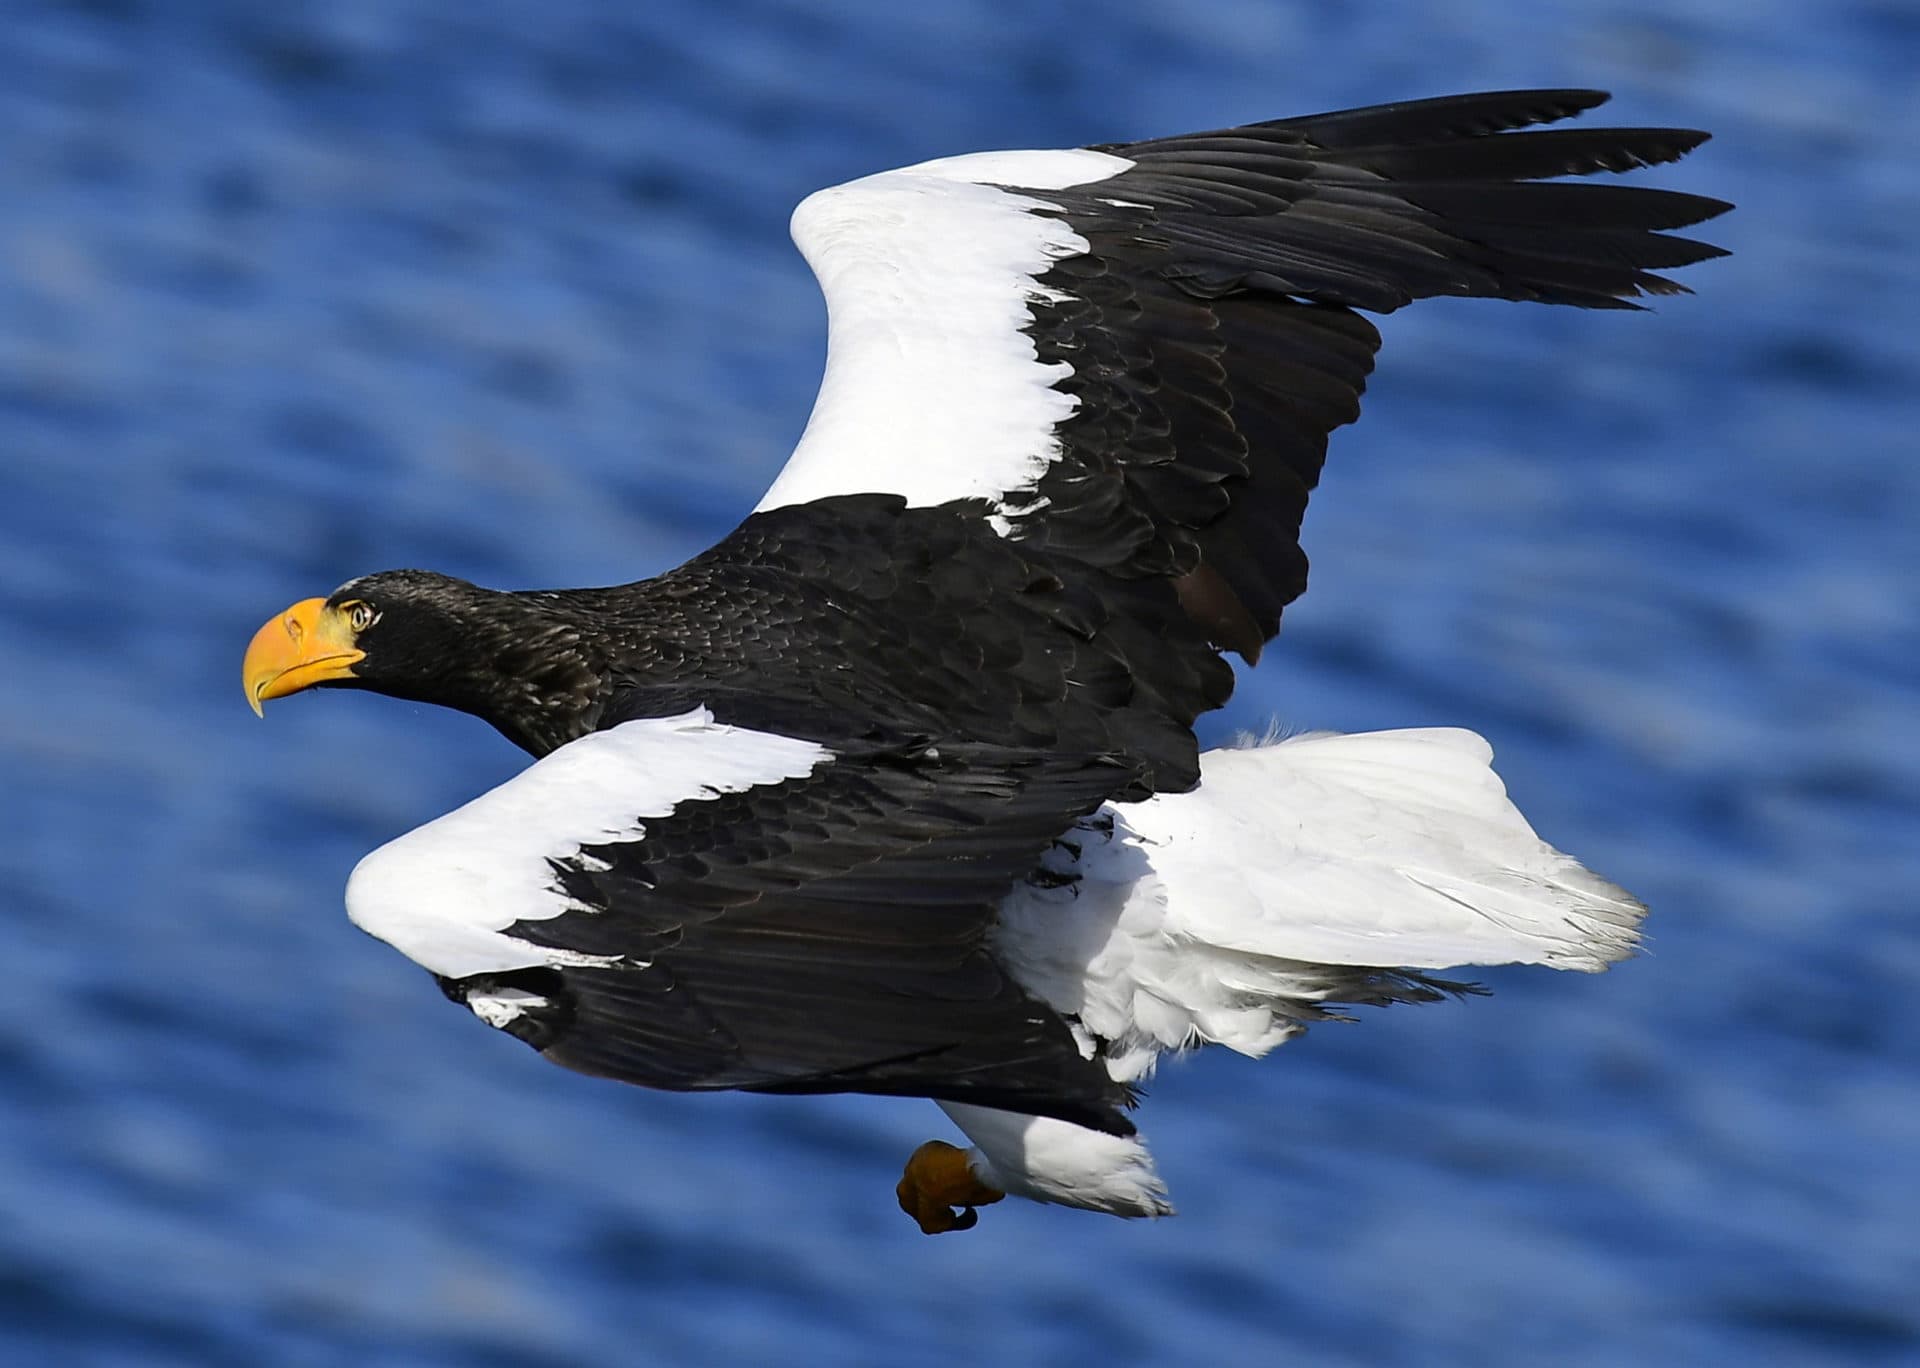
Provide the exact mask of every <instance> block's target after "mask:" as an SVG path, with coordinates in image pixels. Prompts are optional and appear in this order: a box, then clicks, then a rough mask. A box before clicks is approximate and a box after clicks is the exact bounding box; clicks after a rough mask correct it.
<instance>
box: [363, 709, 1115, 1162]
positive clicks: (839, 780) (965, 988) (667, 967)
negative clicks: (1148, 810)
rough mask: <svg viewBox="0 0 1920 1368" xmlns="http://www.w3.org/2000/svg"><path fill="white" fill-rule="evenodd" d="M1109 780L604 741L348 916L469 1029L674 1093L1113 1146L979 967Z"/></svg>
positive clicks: (389, 854)
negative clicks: (449, 1003)
mask: <svg viewBox="0 0 1920 1368" xmlns="http://www.w3.org/2000/svg"><path fill="white" fill-rule="evenodd" d="M1124 780H1125V775H1124V774H1119V773H1117V772H1116V768H1115V766H1114V765H1113V764H1112V763H1110V762H1107V761H1104V760H1101V759H1098V758H1089V757H1084V756H1061V755H1031V754H1025V753H1020V752H1011V751H997V752H996V751H992V750H990V749H986V748H981V747H962V748H944V747H943V748H940V749H934V748H930V747H928V746H926V745H924V744H920V745H911V746H902V747H895V748H891V749H880V748H873V749H869V750H868V751H866V752H864V753H859V754H854V753H849V752H845V751H842V752H835V751H833V750H829V749H828V748H826V747H824V746H820V745H817V744H814V743H812V742H808V741H800V740H794V739H791V738H788V737H784V736H778V735H774V734H771V733H768V732H761V731H752V730H748V729H745V728H737V727H726V726H720V725H717V724H716V723H715V722H714V721H713V719H712V716H711V714H709V713H707V712H706V711H705V710H704V709H702V710H696V711H694V712H690V713H687V714H685V715H683V716H679V717H670V718H659V719H653V720H646V721H636V722H628V723H624V724H622V725H620V726H618V727H615V728H613V729H612V730H610V731H606V732H600V733H596V734H594V735H591V736H587V737H583V738H582V739H580V740H578V741H574V742H572V743H570V744H568V745H566V746H563V747H561V748H560V749H559V750H557V751H555V752H554V753H553V754H551V755H550V756H548V757H547V758H545V759H543V760H541V761H539V762H538V763H536V764H535V765H533V766H532V767H530V768H529V769H527V770H526V771H525V772H523V773H522V774H520V775H518V776H516V777H515V778H513V779H511V780H509V781H507V782H506V783H505V784H502V785H501V786H500V787H498V788H496V789H494V790H493V791H492V792H490V793H487V794H485V795H483V796H481V797H480V798H478V799H476V800H474V801H473V802H471V803H469V804H467V805H466V806H465V807H462V808H460V809H458V810H456V811H454V812H452V813H449V814H448V815H447V816H445V817H442V818H440V819H438V820H437V821H434V822H431V823H428V824H427V825H426V826H423V827H421V828H419V829H418V830H416V831H414V832H411V833H409V834H408V835H406V836H402V837H401V838H399V839H398V840H396V841H394V842H391V843H390V844H388V845H386V846H383V847H382V848H381V849H379V850H377V851H375V852H374V853H373V854H371V855H369V856H368V857H367V858H366V859H365V860H363V861H362V862H361V864H360V866H359V867H358V868H357V869H356V870H355V871H354V874H353V878H352V880H351V881H350V882H349V884H348V888H347V909H348V914H349V915H350V916H351V917H352V918H353V920H354V921H355V922H356V923H357V924H358V925H359V926H361V927H362V928H364V929H365V930H367V931H369V932H371V933H372V934H373V935H375V936H378V937H379V938H381V939H382V940H385V941H387V942H389V943H390V944H392V945H394V946H395V947H396V948H397V949H399V950H401V951H402V952H404V953H405V954H406V955H408V956H409V957H410V958H411V959H413V960H414V961H416V962H417V963H419V964H421V965H422V966H424V967H425V968H427V969H429V970H431V971H432V972H433V973H434V974H435V975H436V976H437V977H438V978H439V980H440V982H441V986H442V987H443V989H444V990H445V991H446V993H447V995H448V996H449V997H450V998H452V999H453V1000H455V1001H457V1002H461V1003H463V1004H465V1005H466V1006H467V1007H469V1008H470V1009H471V1010H472V1011H473V1012H474V1014H475V1015H476V1016H478V1017H480V1018H481V1019H482V1020H483V1021H486V1022H487V1023H488V1024H490V1025H493V1026H495V1027H497V1028H499V1029H502V1030H505V1031H507V1032H509V1033H510V1034H512V1035H514V1036H516V1037H518V1038H519V1039H521V1040H523V1041H526V1042H527V1043H528V1044H530V1045H532V1046H534V1047H535V1048H537V1049H538V1050H540V1051H541V1053H543V1054H545V1055H546V1056H547V1057H548V1058H549V1059H552V1060H554V1061H555V1062H557V1063H560V1064H564V1065H566V1066H568V1067H569V1068H573V1069H577V1070H580V1071H581V1072H584V1073H591V1074H598V1075H604V1076H607V1077H612V1078H617V1079H621V1080H623V1081H626V1082H630V1083H639V1084H644V1085H647V1086H650V1087H659V1088H672V1089H678V1090H690V1089H712V1088H745V1089H749V1090H754V1091H763V1092H823V1091H832V1092H849V1091H851V1092H871V1093H889V1094H907V1095H916V1096H928V1097H938V1098H943V1099H946V1100H949V1101H961V1102H974V1103H977V1104H980V1105H983V1106H990V1107H1002V1108H1009V1109H1012V1110H1018V1111H1022V1112H1027V1113H1031V1114H1037V1115H1051V1116H1057V1117H1061V1118H1063V1119H1067V1120H1071V1121H1075V1122H1077V1123H1079V1124H1083V1125H1091V1126H1095V1127H1097V1128H1099V1129H1103V1130H1109V1131H1114V1132H1118V1133H1128V1132H1130V1130H1131V1127H1130V1126H1129V1125H1128V1123H1127V1122H1126V1121H1125V1119H1124V1118H1123V1117H1122V1116H1121V1115H1120V1113H1119V1111H1118V1107H1119V1106H1121V1105H1123V1104H1124V1103H1125V1101H1126V1095H1125V1092H1124V1090H1123V1089H1122V1088H1120V1086H1119V1085H1117V1084H1115V1083H1114V1082H1113V1081H1112V1080H1111V1079H1110V1078H1109V1077H1108V1075H1107V1073H1106V1071H1105V1070H1104V1069H1103V1068H1101V1067H1100V1065H1099V1064H1098V1063H1097V1062H1096V1061H1093V1060H1089V1059H1087V1058H1086V1057H1084V1056H1083V1054H1082V1053H1081V1050H1080V1049H1079V1047H1078V1045H1077V1044H1076V1043H1075V1040H1074V1037H1073V1034H1072V1032H1071V1031H1070V1030H1069V1028H1068V1026H1067V1025H1066V1023H1065V1022H1064V1021H1062V1020H1061V1018H1060V1017H1058V1016H1057V1015H1056V1014H1055V1013H1054V1012H1053V1011H1052V1010H1051V1009H1049V1008H1048V1007H1046V1006H1045V1005H1044V1004H1042V1003H1040V1002H1039V1001H1037V1000H1036V999H1034V998H1032V997H1030V996H1029V995H1028V994H1027V993H1026V992H1025V991H1023V990H1022V989H1021V988H1019V987H1018V986H1017V985H1015V984H1014V982H1013V981H1012V980H1011V979H1010V978H1009V977H1008V976H1007V975H1006V973H1005V972H1004V971H1003V970H1002V969H1001V967H1000V966H999V964H998V962H997V961H996V960H995V959H994V958H993V957H992V956H991V955H990V954H989V953H988V951H987V949H986V947H985V937H986V932H987V929H988V927H989V925H990V924H991V922H992V920H993V917H994V915H995V912H996V910H997V908H998V907H999V904H1000V902H1001V901H1002V899H1004V898H1005V896H1006V895H1007V893H1008V892H1009V891H1010V889H1011V888H1012V887H1013V885H1014V884H1015V882H1016V881H1018V880H1020V879H1023V878H1025V877H1026V876H1027V875H1029V874H1030V873H1031V872H1032V871H1033V870H1034V869H1035V868H1037V867H1038V865H1039V863H1040V857H1041V854H1042V853H1043V852H1044V851H1045V849H1046V848H1047V846H1048V844H1049V843H1050V842H1051V841H1052V840H1053V839H1054V838H1055V837H1057V836H1058V835H1059V834H1060V833H1062V832H1063V831H1065V830H1066V829H1067V828H1068V827H1070V826H1071V825H1072V823H1073V821H1074V820H1075V818H1077V817H1079V816H1081V815H1083V814H1085V813H1086V812H1089V811H1091V810H1092V809H1093V808H1095V807H1097V806H1098V805H1099V804H1100V802H1101V801H1102V800H1103V799H1104V798H1105V796H1106V795H1107V794H1108V793H1109V792H1110V791H1112V790H1113V789H1114V788H1115V787H1117V786H1118V785H1119V784H1121V783H1122V782H1124Z"/></svg>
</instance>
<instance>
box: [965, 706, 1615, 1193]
mask: <svg viewBox="0 0 1920 1368" xmlns="http://www.w3.org/2000/svg"><path fill="white" fill-rule="evenodd" d="M1492 761H1493V749H1492V747H1490V746H1488V745H1487V743H1486V742H1485V741H1484V740H1482V739H1481V738H1480V737H1478V736H1476V735H1474V734H1473V733H1472V732H1470V731H1460V730H1457V729H1454V728H1434V729H1429V730H1423V731H1392V732H1368V733H1364V734H1361V735H1355V736H1340V735H1334V734H1331V733H1313V734H1309V735H1305V736H1295V737H1289V738H1286V739H1284V740H1278V741H1272V740H1269V741H1266V742H1262V743H1256V744H1251V745H1248V746H1245V747H1242V748H1240V749H1235V750H1220V751H1212V752H1209V753H1208V754H1207V755H1205V756H1202V757H1201V762H1200V768H1201V780H1200V786H1199V787H1198V788H1196V789H1194V790H1193V791H1192V792H1190V793H1180V794H1170V795H1162V796H1159V797H1155V798H1151V799H1148V800H1147V801H1146V802H1144V803H1130V804H1109V805H1108V806H1107V807H1104V808H1102V809H1101V810H1100V811H1099V812H1097V813H1095V814H1094V815H1093V816H1091V817H1089V818H1087V819H1086V820H1084V821H1082V822H1080V823H1079V824H1078V825H1077V826H1076V827H1075V829H1074V830H1072V831H1070V832H1068V833H1067V834H1066V835H1065V836H1064V837H1063V838H1062V839H1061V840H1060V842H1059V843H1058V844H1057V845H1056V847H1055V849H1054V851H1053V852H1052V853H1051V854H1050V855H1049V856H1048V857H1047V859H1046V867H1045V868H1044V869H1043V870H1042V871H1041V873H1040V874H1038V875H1036V876H1035V878H1034V879H1032V880H1030V881H1029V882H1028V883H1027V884H1025V885H1023V886H1022V887H1021V888H1019V889H1017V890H1015V892H1014V893H1013V894H1012V895H1011V896H1010V897H1009V898H1008V899H1007V900H1006V902H1005V903H1004V904H1003V905H1002V907H1001V912H1000V923H999V926H998V929H997V931H996V936H997V942H996V944H997V948H998V950H999V952H1000V955H1001V957H1002V959H1003V960H1004V962H1005V963H1006V964H1007V966H1008V968H1009V969H1010V970H1011V971H1012V972H1013V973H1014V974H1015V975H1016V976H1017V977H1018V978H1019V979H1020V980H1021V982H1022V983H1023V984H1025V985H1026V987H1027V989H1028V990H1029V991H1030V992H1032V993H1034V994H1036V995H1037V996H1039V997H1041V998H1043V999H1045V1000H1046V1001H1047V1002H1048V1003H1049V1004H1050V1005H1051V1006H1052V1007H1053V1008H1054V1009H1055V1010H1056V1011H1058V1012H1060V1013H1062V1014H1063V1015H1065V1016H1066V1017H1067V1018H1068V1019H1069V1021H1070V1022H1073V1023H1074V1024H1075V1029H1076V1030H1078V1031H1079V1032H1080V1033H1081V1046H1082V1048H1083V1049H1085V1050H1086V1052H1087V1053H1088V1054H1089V1055H1092V1054H1093V1053H1094V1051H1095V1050H1096V1049H1098V1050H1101V1051H1103V1057H1104V1058H1105V1060H1106V1063H1107V1067H1108V1069H1109V1070H1110V1071H1111V1072H1112V1074H1113V1076H1114V1077H1115V1078H1118V1079H1122V1080H1132V1079H1137V1078H1141V1077H1144V1076H1145V1075H1146V1074H1148V1073H1150V1072H1151V1071H1152V1069H1153V1067H1154V1064H1155V1063H1156V1061H1157V1060H1158V1059H1159V1057H1160V1055H1161V1054H1162V1053H1164V1052H1165V1051H1167V1050H1173V1049H1182V1048H1186V1047H1189V1046H1193V1045H1202V1044H1220V1045H1225V1046H1228V1047H1229V1048H1231V1049H1235V1050H1238V1051H1240V1052H1241V1053H1243V1054H1249V1055H1260V1054H1264V1053H1266V1052H1267V1051H1268V1050H1270V1049H1272V1048H1273V1047H1274V1046H1275V1045H1278V1044H1279V1043H1280V1042H1281V1041H1283V1040H1285V1039H1286V1038H1287V1037H1288V1036H1291V1035H1294V1034H1296V1033H1298V1032H1299V1031H1302V1030H1304V1029H1305V1028H1306V1026H1307V1025H1308V1024H1309V1023H1311V1022H1314V1021H1320V1020H1325V1019H1326V1018H1327V1017H1329V1016H1333V1015H1336V1014H1337V1012H1338V1008H1339V1007H1340V1006H1341V1005H1343V1004H1351V1003H1388V1002H1427V1001H1432V1000H1433V999H1435V998H1438V997H1441V996H1443V995H1444V994H1445V993H1446V992H1447V991H1449V990H1452V991H1459V990H1463V989H1465V988H1466V987H1467V985H1465V984H1457V983H1449V982H1447V981H1446V980H1444V979H1437V978H1432V977H1430V976H1428V975H1427V974H1426V973H1424V972H1422V971H1423V970H1428V969H1444V968H1447V967H1449V966H1452V965H1456V964H1545V965H1551V966H1552V967H1554V968H1557V969H1580V970H1585V971H1588V972H1594V971H1597V970H1601V969H1604V968H1606V967H1607V966H1608V965H1609V964H1611V963H1613V962H1614V961H1615V960H1618V959H1622V958H1624V957H1626V956H1627V955H1630V954H1632V953H1633V948H1634V944H1635V942H1636V939H1637V936H1636V932H1635V928H1636V927H1637V926H1638V925H1639V922H1640V918H1641V917H1642V916H1643V915H1645V912H1646V909H1645V908H1643V907H1642V906H1641V905H1640V903H1639V902H1637V901H1636V900H1635V899H1634V898H1633V897H1632V895H1630V894H1628V893H1627V892H1626V891H1625V890H1623V889H1620V888H1617V887H1615V886H1614V885H1613V884H1610V883H1608V882H1607V881H1606V880H1605V879H1602V878H1600V877H1599V876H1598V875H1596V874H1593V873H1590V872H1589V871H1587V870H1586V869H1583V868H1581V866H1580V865H1579V864H1578V863H1576V862H1575V861H1574V860H1572V859H1570V858H1569V857H1567V856H1565V855H1562V854H1561V853H1560V852H1559V851H1557V850H1555V849H1554V848H1553V847H1552V846H1550V845H1548V844H1546V842H1544V841H1542V840H1541V839H1540V838H1539V837H1538V836H1536V835H1534V834H1533V828H1532V827H1530V826H1528V825H1527V822H1526V819H1525V818H1524V817H1522V816H1521V815H1520V813H1519V811H1518V810H1517V809H1516V808H1515V807H1514V806H1513V804H1512V803H1510V802H1508V801H1507V791H1506V787H1505V785H1503V784H1502V783H1501V782H1500V778H1499V776H1498V775H1496V774H1495V773H1494V772H1493V768H1492ZM942 1106H943V1107H944V1108H945V1110H946V1112H947V1114H948V1115H949V1116H950V1117H952V1119H953V1121H954V1123H955V1124H956V1125H958V1126H959V1127H960V1129H961V1130H963V1131H965V1132H966V1134H967V1136H968V1138H969V1139H971V1140H972V1141H973V1144H974V1148H973V1149H972V1150H971V1151H970V1152H969V1155H968V1162H969V1163H970V1164H971V1165H972V1167H973V1169H974V1172H975V1175H976V1176H977V1177H979V1178H980V1179H981V1181H983V1182H985V1183H987V1184H988V1185H989V1186H991V1187H995V1188H998V1189H1000V1190H1001V1191H1005V1192H1012V1193H1017V1194H1019V1195H1021V1196H1024V1197H1030V1198H1033V1199H1034V1200H1036V1201H1042V1202H1060V1203H1064V1204H1066V1205H1068V1206H1077V1207H1086V1208H1090V1209H1092V1210H1096V1211H1108V1212H1113V1213H1114V1214H1116V1215H1121V1216H1161V1215H1165V1214H1167V1213H1168V1212H1170V1211H1171V1210H1172V1209H1173V1208H1172V1206H1171V1204H1170V1203H1169V1202H1168V1200H1167V1195H1166V1188H1165V1186H1164V1185H1163V1184H1162V1183H1161V1182H1160V1179H1159V1176H1158V1175H1157V1174H1156V1173H1155V1171H1154V1166H1153V1157H1152V1155H1151V1154H1150V1153H1149V1152H1148V1150H1147V1147H1146V1143H1145V1140H1144V1138H1143V1137H1141V1136H1138V1135H1133V1136H1112V1135H1101V1134H1098V1133H1096V1132H1094V1131H1089V1130H1083V1129H1082V1128H1080V1127H1078V1126H1074V1125H1071V1124H1069V1123H1068V1122H1065V1121H1056V1120H1052V1119H1049V1118H1046V1117H1033V1116H1020V1115H1015V1114H1013V1113H1009V1112H996V1111H989V1110H987V1109H984V1108H980V1107H962V1106H957V1105H954V1104H951V1103H943V1104H942Z"/></svg>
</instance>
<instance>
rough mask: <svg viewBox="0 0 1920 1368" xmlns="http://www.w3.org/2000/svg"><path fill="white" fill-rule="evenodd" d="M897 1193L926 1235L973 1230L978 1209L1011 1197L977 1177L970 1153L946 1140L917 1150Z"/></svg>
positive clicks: (928, 1144)
mask: <svg viewBox="0 0 1920 1368" xmlns="http://www.w3.org/2000/svg"><path fill="white" fill-rule="evenodd" d="M893 1191H894V1195H895V1196H897V1197H898V1198H899V1199H900V1209H901V1210H902V1211H904V1212H906V1213H907V1215H909V1216H911V1217H913V1219H914V1220H915V1221H917V1222H918V1223H919V1225H920V1233H921V1234H922V1235H942V1234H945V1233H946V1232H947V1231H949V1230H971V1229H973V1227H974V1224H975V1223H976V1222H977V1221H979V1219H980V1213H979V1212H977V1211H975V1210H974V1208H975V1207H983V1206H988V1205H990V1204H991V1203H994V1202H997V1201H999V1200H1000V1199H1001V1198H1002V1197H1005V1196H1006V1195H1007V1194H1006V1193H1004V1192H1001V1191H1000V1190H999V1189H997V1188H990V1187H988V1186H987V1185H986V1184H985V1183H983V1182H981V1181H980V1180H979V1179H978V1178H976V1177H974V1176H973V1170H972V1169H971V1168H969V1167H967V1152H966V1151H965V1150H963V1149H957V1148H955V1147H954V1146H952V1145H949V1144H948V1143H947V1142H946V1141H944V1140H929V1141H927V1143H926V1144H924V1145H922V1146H921V1147H920V1148H919V1149H917V1150H915V1151H914V1152H913V1155H912V1157H911V1158H909V1159H908V1160H907V1171H906V1172H905V1173H903V1174H902V1175H901V1176H900V1183H899V1186H897V1187H895V1188H894V1190H893ZM955 1207H959V1208H960V1210H959V1211H955V1210H954V1209H953V1208H955Z"/></svg>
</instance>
